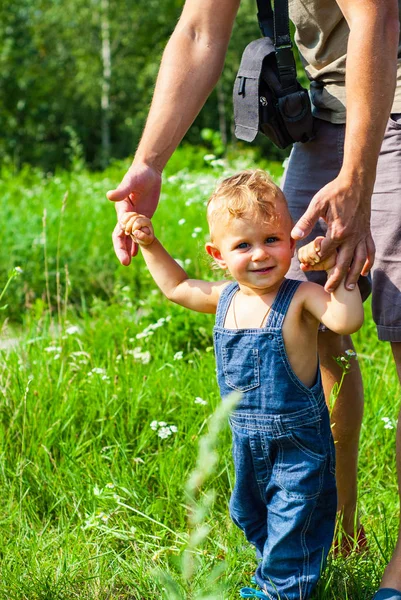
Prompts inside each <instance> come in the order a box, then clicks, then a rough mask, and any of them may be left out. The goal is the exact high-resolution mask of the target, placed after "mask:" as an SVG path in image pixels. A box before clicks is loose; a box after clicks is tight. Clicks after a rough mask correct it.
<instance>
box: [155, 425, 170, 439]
mask: <svg viewBox="0 0 401 600" xmlns="http://www.w3.org/2000/svg"><path fill="white" fill-rule="evenodd" d="M171 433H172V432H171V429H170V427H160V429H159V431H158V432H157V435H158V436H159V438H161V439H162V440H165V439H166V438H168V437H169V436H170V435H171Z"/></svg>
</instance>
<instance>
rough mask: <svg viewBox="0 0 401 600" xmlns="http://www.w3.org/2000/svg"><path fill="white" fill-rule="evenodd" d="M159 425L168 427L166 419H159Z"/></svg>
mask: <svg viewBox="0 0 401 600" xmlns="http://www.w3.org/2000/svg"><path fill="white" fill-rule="evenodd" d="M158 425H159V427H166V425H167V423H166V422H165V421H159V423H158Z"/></svg>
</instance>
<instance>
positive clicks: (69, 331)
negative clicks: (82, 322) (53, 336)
mask: <svg viewBox="0 0 401 600" xmlns="http://www.w3.org/2000/svg"><path fill="white" fill-rule="evenodd" d="M65 332H66V333H67V334H68V335H74V334H75V333H80V329H79V327H78V325H70V327H67V329H66V330H65Z"/></svg>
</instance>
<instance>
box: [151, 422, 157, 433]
mask: <svg viewBox="0 0 401 600" xmlns="http://www.w3.org/2000/svg"><path fill="white" fill-rule="evenodd" d="M150 428H151V429H153V431H157V421H152V422H151V424H150Z"/></svg>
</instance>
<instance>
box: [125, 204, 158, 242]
mask: <svg viewBox="0 0 401 600" xmlns="http://www.w3.org/2000/svg"><path fill="white" fill-rule="evenodd" d="M120 227H121V229H122V230H123V231H124V233H125V235H130V236H131V238H132V239H133V240H134V242H137V243H138V244H139V245H140V246H149V245H150V244H151V243H152V242H153V240H154V239H155V234H154V231H153V226H152V222H151V220H150V219H148V217H145V216H144V215H140V214H138V213H135V212H131V213H125V214H124V215H123V217H122V219H121V221H120Z"/></svg>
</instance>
